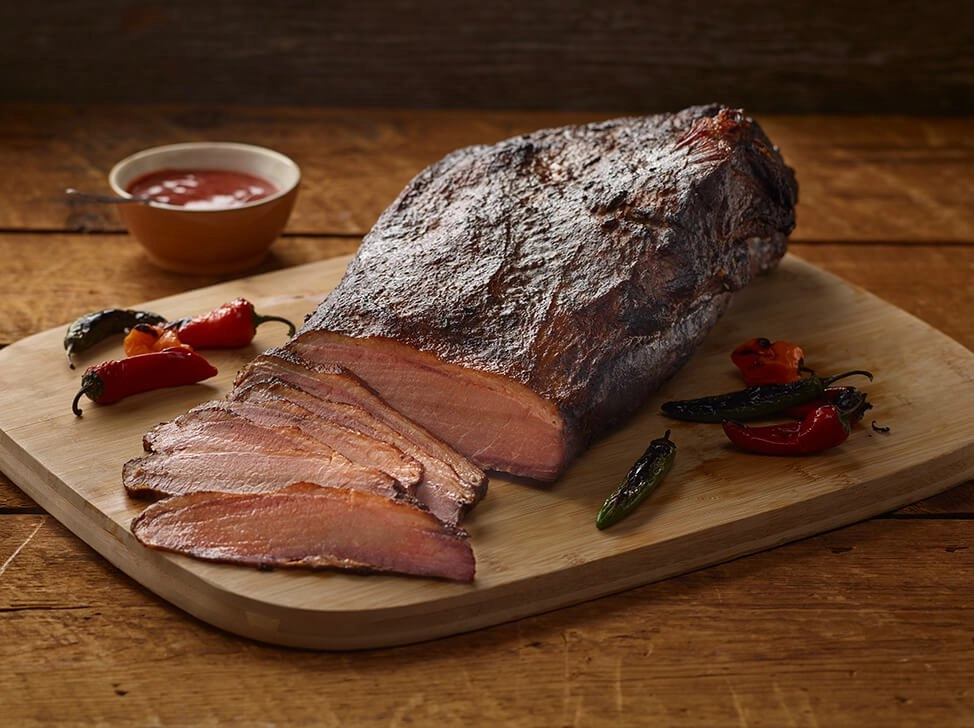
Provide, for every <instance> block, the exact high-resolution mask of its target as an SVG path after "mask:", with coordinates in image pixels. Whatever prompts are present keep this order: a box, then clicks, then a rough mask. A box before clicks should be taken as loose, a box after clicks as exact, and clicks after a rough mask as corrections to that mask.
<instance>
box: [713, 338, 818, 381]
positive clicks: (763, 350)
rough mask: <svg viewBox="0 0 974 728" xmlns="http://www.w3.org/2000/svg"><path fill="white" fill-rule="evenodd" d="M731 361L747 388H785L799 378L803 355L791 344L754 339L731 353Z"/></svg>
mask: <svg viewBox="0 0 974 728" xmlns="http://www.w3.org/2000/svg"><path fill="white" fill-rule="evenodd" d="M731 361H732V362H734V365H735V366H736V367H737V368H738V369H740V371H741V375H742V376H743V377H744V383H745V384H747V385H748V386H753V385H755V384H787V383H788V382H794V381H795V380H796V379H798V378H799V377H801V372H802V370H803V368H804V366H805V352H804V351H802V348H801V347H800V346H798V344H793V343H791V342H790V341H771V340H770V339H765V338H757V339H751V340H750V341H745V342H744V343H743V344H741V345H740V346H738V347H737V348H736V349H734V351H732V352H731Z"/></svg>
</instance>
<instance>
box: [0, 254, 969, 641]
mask: <svg viewBox="0 0 974 728" xmlns="http://www.w3.org/2000/svg"><path fill="white" fill-rule="evenodd" d="M346 263H347V259H339V260H332V261H325V262H322V263H316V264H311V265H307V266H302V267H298V268H292V269H287V270H283V271H279V272H276V273H271V274H267V275H262V276H259V277H252V278H245V279H241V280H238V281H233V282H229V283H224V284H221V285H218V286H213V287H210V288H205V289H200V290H197V291H192V292H189V293H185V294H181V295H179V296H173V297H171V298H167V299H163V300H159V301H151V302H148V303H145V304H143V305H141V306H139V307H140V308H146V309H150V310H153V311H156V312H158V313H161V314H163V315H165V316H167V317H169V318H172V319H176V318H180V317H183V316H186V315H191V314H195V313H199V312H202V311H205V310H208V309H210V308H213V307H215V306H217V305H219V304H221V303H223V302H225V301H227V300H230V299H232V298H235V297H237V296H244V297H246V298H248V299H250V300H251V301H253V302H254V303H255V304H256V306H257V309H258V310H259V311H261V312H267V313H275V314H278V315H282V316H286V317H289V318H291V319H292V320H294V321H296V322H297V321H300V320H301V319H302V318H303V316H304V315H305V314H306V313H308V312H310V311H311V310H312V309H313V308H314V306H315V305H316V304H317V302H318V301H319V300H320V299H321V297H322V296H323V294H324V293H325V292H326V291H327V290H329V289H330V287H331V286H333V285H334V284H335V283H336V282H337V281H338V279H339V277H340V276H341V274H342V272H343V270H344V267H345V265H346ZM282 329H283V327H279V326H276V325H274V324H267V325H265V326H262V327H261V329H260V331H259V332H258V337H257V339H256V340H255V341H254V343H253V345H252V346H251V347H250V348H248V349H245V350H240V351H233V352H207V353H206V355H207V358H209V359H210V360H211V361H212V362H213V363H214V364H215V365H216V366H217V367H218V368H219V370H220V374H219V376H218V377H216V378H214V379H213V380H209V381H208V382H205V383H201V384H198V385H193V386H188V387H181V388H177V389H170V390H162V391H157V392H152V393H148V394H144V395H139V396H136V397H133V398H130V399H128V400H124V401H122V402H120V403H118V404H115V405H112V406H108V407H99V406H97V405H94V404H93V403H91V402H88V401H87V400H82V403H83V406H84V410H85V413H84V416H83V417H82V418H76V417H74V416H73V415H72V414H71V409H70V402H71V399H72V397H73V395H74V393H75V391H76V390H77V388H78V383H79V379H80V372H81V371H82V370H83V369H84V367H85V366H88V365H89V364H93V363H97V362H99V361H102V360H104V359H108V358H117V357H119V356H121V347H120V342H118V341H115V342H110V343H108V344H106V345H104V346H101V347H99V348H97V349H95V350H93V351H91V352H87V353H86V354H85V355H82V356H80V357H78V364H79V368H78V370H76V371H71V370H69V369H68V367H67V364H66V362H65V359H64V352H63V349H62V344H61V340H62V338H63V336H64V330H65V327H59V328H58V329H56V330H51V331H47V332H44V333H41V334H38V335H36V336H32V337H30V338H27V339H24V340H22V341H20V342H17V343H16V344H14V345H12V346H9V347H7V348H6V349H4V350H3V351H0V469H2V470H3V472H4V473H6V474H7V476H8V477H10V478H11V480H13V481H14V482H15V483H16V484H17V485H18V486H19V487H21V488H22V489H23V490H24V491H25V492H26V493H27V494H28V495H30V496H31V497H32V498H34V499H35V500H36V501H37V502H38V503H39V504H40V505H41V506H43V507H44V508H45V509H46V510H47V511H49V512H50V513H51V514H52V515H54V516H55V517H56V518H57V519H58V520H59V521H61V522H62V523H63V524H64V525H65V526H67V527H68V528H69V529H71V530H72V531H73V532H74V533H76V534H77V535H78V536H79V537H81V538H82V539H84V540H85V541H86V542H87V543H88V544H90V545H91V546H92V547H93V548H95V549H96V550H97V551H98V552H99V553H101V554H102V555H103V556H104V557H105V558H107V559H108V560H109V561H111V562H112V563H113V564H115V565H116V566H117V567H118V568H120V569H121V570H122V571H124V572H125V573H127V574H129V575H130V576H131V577H132V578H134V579H136V580H137V581H139V582H141V583H142V584H144V585H145V586H146V587H148V588H149V589H152V590H153V591H155V592H157V593H158V594H159V595H161V596H162V597H163V598H165V599H167V600H169V601H170V602H172V603H173V604H175V605H177V606H178V607H180V608H182V609H184V610H185V611H187V612H189V613H190V614H193V615H195V616H197V617H199V618H200V619H203V620H205V621H207V622H209V623H211V624H213V625H216V626H218V627H221V628H223V629H226V630H228V631H230V632H234V633H237V634H240V635H244V636H246V637H250V638H254V639H258V640H263V641H267V642H272V643H278V644H283V645H293V646H300V647H309V648H318V649H361V648H370V647H379V646H388V645H397V644H404V643H409V642H415V641H420V640H425V639H430V638H435V637H441V636H445V635H450V634H456V633H460V632H464V631H468V630H473V629H477V628H480V627H485V626H488V625H492V624H497V623H500V622H503V621H508V620H512V619H516V618H519V617H523V616H527V615H531V614H536V613H539V612H542V611H545V610H550V609H554V608H558V607H561V606H565V605H568V604H572V603H576V602H579V601H583V600H587V599H591V598H595V597H599V596H602V595H605V594H609V593H612V592H616V591H620V590H624V589H627V588H631V587H635V586H638V585H642V584H646V583H649V582H652V581H655V580H659V579H663V578H666V577H669V576H674V575H677V574H680V573H685V572H687V571H690V570H693V569H697V568H700V567H703V566H707V565H710V564H714V563H717V562H720V561H725V560H727V559H731V558H734V557H737V556H741V555H744V554H748V553H753V552H755V551H758V550H761V549H766V548H770V547H773V546H776V545H779V544H783V543H785V542H788V541H792V540H795V539H798V538H801V537H804V536H808V535H812V534H815V533H819V532H822V531H825V530H828V529H832V528H835V527H838V526H842V525H845V524H848V523H851V522H854V521H857V520H861V519H864V518H867V517H869V516H872V515H877V514H880V513H883V512H886V511H889V510H892V509H895V508H897V507H899V506H902V505H905V504H907V503H910V502H913V501H916V500H919V499H922V498H925V497H928V496H930V495H933V494H935V493H937V492H940V491H942V490H945V489H947V488H948V487H950V486H951V485H954V484H957V483H959V482H962V481H963V480H965V479H968V478H970V477H972V476H974V386H972V372H974V354H972V353H971V352H970V351H968V350H967V349H965V348H964V347H962V346H960V345H959V344H957V343H956V342H954V341H953V340H951V339H949V338H948V337H946V336H944V335H943V334H941V333H939V332H938V331H936V330H934V329H932V328H930V327H929V326H927V325H926V324H924V323H922V322H921V321H919V320H917V319H915V318H913V317H911V316H910V315H908V314H907V313H905V312H903V311H901V310H899V309H896V308H894V307H892V306H890V305H889V304H887V303H884V302H883V301H880V300H879V299H877V298H875V297H874V296H872V295H870V294H869V293H867V292H865V291H863V290H861V289H858V288H855V287H853V286H850V285H848V284H846V283H844V282H843V281H841V280H839V279H837V278H835V277H834V276H831V275H829V274H827V273H824V272H823V271H821V270H818V269H816V268H814V267H812V266H810V265H808V264H807V263H804V262H803V261H801V260H799V259H797V258H795V257H794V256H791V255H789V256H787V257H786V258H785V260H784V261H783V262H782V265H781V266H780V267H779V269H778V270H777V271H776V272H775V273H774V274H773V275H771V276H767V277H764V278H762V279H760V280H758V281H757V282H755V283H754V284H753V285H752V286H751V287H750V288H748V289H747V290H746V291H744V292H742V293H741V294H740V295H739V297H738V298H737V300H736V301H735V303H734V305H733V306H732V308H731V310H730V311H729V312H728V313H727V315H726V316H725V317H724V319H723V320H722V321H721V323H720V324H719V325H718V327H717V328H716V329H715V330H714V331H713V332H712V333H711V334H710V335H709V336H708V338H707V340H706V342H705V343H704V345H703V346H702V347H701V349H700V350H699V351H698V352H697V353H696V354H695V355H694V357H693V358H692V360H691V361H690V363H689V364H688V365H687V366H686V367H685V368H684V369H683V370H682V371H681V372H680V373H679V374H677V376H676V377H674V378H673V379H672V380H671V381H670V382H669V383H667V384H666V386H665V387H664V388H663V389H662V390H661V391H660V392H658V393H657V395H656V396H655V397H653V398H652V399H651V400H650V401H648V402H647V403H646V404H645V406H644V407H643V408H642V410H641V412H640V413H639V414H638V415H637V416H636V417H635V418H633V419H632V420H631V421H630V422H629V423H628V424H627V425H626V426H625V427H624V428H622V429H620V430H618V431H615V432H613V433H610V434H608V435H607V436H605V437H603V438H602V439H600V440H599V441H598V442H597V443H596V444H595V445H594V446H593V447H592V448H591V449H590V450H589V451H588V452H587V453H585V455H584V456H583V457H582V458H580V459H579V460H578V461H577V462H576V463H575V464H574V465H573V466H572V467H571V468H570V469H569V471H568V472H567V473H566V474H565V476H564V477H563V478H562V479H561V480H559V481H558V482H556V483H554V484H551V485H548V486H539V485H532V484H527V483H523V482H516V481H513V480H509V479H505V478H503V477H494V478H492V479H491V482H490V488H489V493H488V496H487V498H486V499H485V500H484V501H483V502H482V503H481V504H480V505H479V506H478V507H477V508H476V509H475V510H474V511H473V512H472V513H471V515H470V516H469V517H468V520H467V521H466V523H465V526H466V528H467V530H468V531H469V532H470V535H471V539H472V544H473V548H474V552H475V554H476V557H477V577H476V580H475V582H474V584H472V585H461V584H453V583H443V582H437V581H431V580H423V579H413V578H408V577H398V576H357V575H347V574H340V573H331V572H310V571H287V570H277V571H272V572H262V571H257V570H254V569H248V568H243V567H236V566H227V565H216V564H208V563H203V562H200V561H195V560H192V559H189V558H186V557H182V556H175V555H169V554H164V553H160V552H155V551H150V550H148V549H146V548H144V547H142V546H141V545H140V544H139V543H138V542H136V541H135V539H134V537H133V536H132V535H131V532H130V531H129V523H130V521H131V520H132V518H133V517H134V516H136V515H137V514H138V513H139V512H140V510H141V508H142V507H143V506H144V503H140V502H135V501H131V500H130V499H129V498H128V497H127V496H126V494H125V492H124V490H123V488H122V485H121V475H120V474H121V468H122V464H123V463H124V462H125V461H126V460H127V459H129V458H131V457H135V456H137V455H139V454H140V453H141V437H142V434H143V433H144V432H145V431H147V430H148V429H149V428H151V427H152V426H153V425H155V424H156V423H158V422H160V421H163V420H167V419H170V418H172V417H175V416H176V415H178V414H179V413H180V412H182V411H184V410H186V409H188V408H189V407H192V406H193V405H195V404H197V403H198V402H200V401H203V400H206V399H213V398H218V397H221V396H222V395H223V394H224V393H225V392H226V390H227V389H228V387H229V385H230V382H231V381H232V379H233V376H234V374H235V373H236V371H237V369H239V367H240V366H241V365H242V364H243V363H244V362H245V361H246V360H247V359H249V358H250V357H252V356H254V355H255V354H257V353H258V352H260V351H261V350H263V349H265V348H269V347H271V346H275V345H278V344H280V343H281V342H282V341H283V336H284V333H283V330H282ZM754 336H766V337H769V338H772V339H776V338H782V339H789V340H792V341H797V342H799V343H801V344H802V345H803V346H804V348H805V351H806V355H807V361H808V364H809V365H810V366H812V367H813V368H815V369H817V370H818V371H819V372H820V373H822V374H831V373H836V372H839V371H844V370H846V369H853V368H865V369H869V370H871V371H873V372H874V373H875V375H876V376H875V380H874V381H873V382H872V383H868V382H866V381H865V380H857V381H855V382H854V383H855V384H857V385H860V386H861V387H862V388H863V389H865V390H866V391H867V392H868V393H869V397H870V400H871V401H872V402H873V403H874V405H875V408H874V409H873V410H871V411H870V412H869V413H867V418H866V420H867V422H866V423H865V425H864V426H860V427H859V428H858V429H856V430H855V431H854V432H853V434H852V436H851V437H850V439H849V441H848V442H846V443H845V444H844V445H843V446H841V447H840V448H838V449H836V450H833V451H830V452H828V453H825V454H821V455H817V456H814V457H805V458H772V457H761V456H755V455H748V454H744V453H740V452H737V451H735V450H733V449H732V448H731V447H730V446H729V445H728V444H727V443H726V441H725V440H724V436H723V434H722V432H721V431H720V428H719V426H715V425H698V424H692V423H681V422H672V421H668V420H665V419H664V418H663V417H662V416H661V415H660V414H659V413H658V405H659V403H660V402H662V401H663V400H665V399H674V398H686V397H692V396H698V395H703V394H713V393H716V392H720V391H727V390H731V389H737V388H739V386H740V384H739V380H738V378H737V374H736V371H735V370H734V369H733V367H732V365H731V364H730V361H729V358H728V353H729V351H730V350H731V349H732V348H733V347H734V346H736V345H737V344H738V343H740V342H741V341H743V340H745V339H749V338H751V337H754ZM871 418H874V419H875V420H877V421H878V423H879V424H881V425H884V426H888V427H889V428H890V431H889V432H888V433H885V434H884V433H878V432H874V431H873V430H872V429H871V428H870V427H869V424H868V420H869V419H871ZM666 428H670V429H671V430H672V439H673V440H674V441H675V442H676V443H677V446H678V455H677V461H676V465H675V466H674V468H673V470H672V471H671V473H670V474H669V476H668V477H667V479H666V481H665V482H664V485H663V486H662V487H661V488H660V489H659V490H658V491H657V493H656V494H654V496H653V497H652V498H651V499H650V500H649V501H647V502H646V503H644V504H643V506H642V507H641V509H640V510H639V511H637V512H636V513H635V514H634V515H633V516H631V517H630V518H629V519H627V520H625V521H623V522H622V523H620V524H618V525H617V526H615V527H613V528H611V529H608V530H607V531H598V530H597V529H596V528H595V526H594V518H595V513H596V512H597V510H598V508H599V505H600V504H601V502H602V500H603V499H604V498H605V496H606V495H608V493H609V492H610V491H611V490H612V489H613V488H614V487H615V486H616V485H617V483H618V482H619V481H620V479H621V478H622V477H623V476H624V475H625V473H626V472H627V471H628V469H629V467H630V465H631V464H632V463H633V462H634V460H635V459H636V458H637V457H638V456H639V455H640V454H641V453H642V451H643V450H644V448H645V447H646V445H647V444H648V442H649V440H651V439H653V438H654V437H658V436H660V435H661V434H662V433H663V431H664V430H665V429H666ZM904 568H909V565H908V564H906V565H904Z"/></svg>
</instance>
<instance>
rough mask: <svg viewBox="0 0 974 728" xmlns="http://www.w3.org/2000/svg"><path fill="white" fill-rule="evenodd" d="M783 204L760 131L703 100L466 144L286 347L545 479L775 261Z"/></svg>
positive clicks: (786, 204) (781, 240) (366, 247)
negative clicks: (670, 110)
mask: <svg viewBox="0 0 974 728" xmlns="http://www.w3.org/2000/svg"><path fill="white" fill-rule="evenodd" d="M796 200H797V185H796V182H795V178H794V175H793V173H792V171H791V169H789V168H788V167H787V166H785V164H784V163H783V161H782V159H781V157H780V155H779V154H778V151H777V150H776V148H775V147H774V146H773V145H772V143H771V142H770V141H769V140H768V138H767V137H766V136H765V134H764V133H763V131H762V130H761V129H760V128H759V127H758V125H757V124H756V123H755V122H754V121H752V120H751V119H748V118H746V117H745V116H744V115H743V114H742V113H741V112H740V111H735V110H731V109H727V108H721V107H718V106H706V107H695V108H691V109H686V110H684V111H682V112H679V113H677V114H670V115H660V116H650V117H644V118H627V119H618V120H613V121H607V122H603V123H597V124H589V125H585V126H576V127H566V128H560V129H547V130H541V131H538V132H535V133H532V134H526V135H523V136H520V137H516V138H513V139H509V140H507V141H503V142H500V143H498V144H496V145H493V146H477V147H470V148H466V149H461V150H458V151H456V152H454V153H452V154H449V155H448V156H447V157H445V158H444V159H443V160H441V161H440V162H438V163H436V164H434V165H432V166H431V167H429V168H428V169H426V170H425V171H423V172H421V173H420V174H419V175H418V176H417V177H416V178H415V179H414V180H413V181H412V182H410V183H409V185H408V186H407V187H406V188H405V189H404V190H403V191H402V192H401V194H400V195H399V197H398V198H397V199H396V200H395V201H394V202H393V203H392V205H391V206H390V207H389V208H388V209H387V210H386V211H385V212H383V214H382V215H381V216H380V218H379V220H378V221H377V222H376V224H375V226H374V227H373V229H372V230H371V231H370V232H369V234H368V235H367V236H366V237H365V239H364V240H363V242H362V245H361V247H360V248H359V251H358V253H357V254H356V256H355V257H354V259H353V260H352V261H351V263H350V264H349V266H348V269H347V271H346V273H345V276H344V277H343V279H342V280H341V282H340V283H339V284H338V286H337V287H336V288H335V289H334V290H333V291H332V292H331V293H330V294H329V295H328V296H327V297H326V298H325V299H324V301H322V302H321V304H320V305H319V306H318V308H317V309H316V311H315V312H314V313H313V314H312V315H311V316H310V317H309V318H308V319H307V321H306V322H305V323H304V325H303V326H302V328H301V329H300V330H299V331H298V333H297V335H296V336H295V337H294V338H293V339H292V340H291V341H290V342H288V344H286V345H285V349H286V350H287V351H288V352H290V353H291V354H294V355H297V356H299V357H301V358H302V359H304V360H306V361H309V362H312V363H314V364H315V365H319V366H326V367H334V366H336V365H337V366H340V367H345V368H347V369H349V370H351V371H353V372H355V374H357V375H358V376H359V377H361V379H363V380H364V381H366V382H368V385H369V386H370V387H371V388H372V389H374V390H375V391H376V392H377V393H378V395H379V396H381V398H382V399H383V400H385V401H386V402H387V403H388V404H389V405H391V406H392V407H393V408H395V409H396V410H398V411H400V412H402V413H404V414H405V415H407V416H408V417H409V418H410V419H413V420H415V421H417V422H418V423H419V424H420V425H421V426H422V427H423V428H425V429H426V430H428V431H430V432H431V433H433V434H434V435H435V436H437V437H439V438H440V439H442V440H444V441H445V442H447V443H449V444H450V445H452V446H453V447H455V448H456V449H457V450H459V451H460V452H462V453H464V454H465V455H467V456H468V457H469V458H470V459H472V460H473V461H474V462H476V463H477V464H478V465H480V466H481V467H483V468H487V469H496V470H501V471H507V472H510V473H514V474H517V475H523V476H527V477H531V478H536V479H540V480H551V479H554V478H556V477H557V476H558V475H559V474H560V473H561V472H562V471H563V470H564V468H565V467H566V466H567V464H568V463H569V462H570V461H571V460H572V459H573V458H574V457H575V456H576V455H577V454H578V453H579V452H580V450H581V449H583V448H584V447H586V446H587V445H588V443H589V442H590V441H591V439H592V438H593V437H595V436H596V435H598V434H599V433H600V432H602V431H603V430H605V429H606V428H607V427H610V426H612V425H614V424H616V423H618V422H620V421H621V420H622V419H623V418H625V417H626V416H628V415H629V414H631V412H632V411H633V410H634V409H635V408H637V407H638V406H639V405H640V404H641V403H642V402H643V401H644V400H645V398H646V397H647V395H648V394H650V393H651V392H652V391H654V390H655V389H656V388H658V387H659V385H660V384H661V383H662V382H663V381H664V380H665V379H667V378H668V377H670V376H671V375H672V374H673V373H674V372H676V370H677V369H678V368H679V367H680V366H682V364H683V363H684V362H685V361H686V360H687V358H688V357H689V356H690V355H691V353H692V352H693V351H694V349H695V348H696V347H697V346H698V344H699V343H700V341H701V340H702V339H703V337H704V336H705V335H706V333H707V332H708V331H709V330H710V328H711V327H712V326H713V325H714V323H715V322H716V321H717V320H718V318H719V317H720V316H721V314H722V313H723V312H724V310H725V309H726V307H727V305H728V304H729V302H730V299H731V296H732V294H733V293H734V291H736V290H738V289H740V288H741V287H742V286H744V285H746V284H747V283H748V281H749V280H750V279H751V278H752V277H753V276H754V275H756V274H758V273H761V272H764V271H767V270H769V269H771V268H772V267H773V266H774V265H775V264H776V263H777V261H778V260H779V259H780V258H781V256H782V255H783V254H784V252H785V248H786V238H787V236H788V234H789V233H790V232H791V230H792V229H793V227H794V224H795V218H794V205H795V202H796ZM302 386H304V385H302Z"/></svg>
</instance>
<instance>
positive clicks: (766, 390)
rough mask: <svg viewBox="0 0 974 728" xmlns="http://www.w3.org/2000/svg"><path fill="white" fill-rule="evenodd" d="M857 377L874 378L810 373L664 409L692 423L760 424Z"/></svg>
mask: <svg viewBox="0 0 974 728" xmlns="http://www.w3.org/2000/svg"><path fill="white" fill-rule="evenodd" d="M857 374H858V375H862V376H864V377H868V378H869V379H872V378H873V375H872V374H870V373H869V372H867V371H863V370H861V369H854V370H852V371H848V372H844V373H842V374H835V375H833V376H831V377H826V378H824V379H823V378H822V377H819V376H818V375H817V374H815V373H814V372H807V376H803V377H802V378H801V379H798V380H796V381H794V382H788V383H787V384H756V385H754V386H752V387H747V388H746V389H742V390H738V391H735V392H728V393H726V394H717V395H712V396H708V397H698V398H696V399H684V400H671V401H669V402H664V403H663V404H662V406H661V407H660V409H661V410H662V411H663V414H664V415H666V416H667V417H672V418H673V419H676V420H687V421H690V422H714V423H718V422H723V421H724V420H736V421H745V420H757V419H761V418H762V417H770V416H772V415H776V414H780V413H781V412H784V411H785V410H787V409H788V408H789V407H796V406H798V405H802V404H805V403H806V402H811V401H812V400H815V399H817V398H819V397H821V396H822V393H823V392H825V390H826V388H827V387H828V386H829V385H831V384H833V383H834V382H837V381H838V380H840V379H844V378H845V377H851V376H853V375H857Z"/></svg>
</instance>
